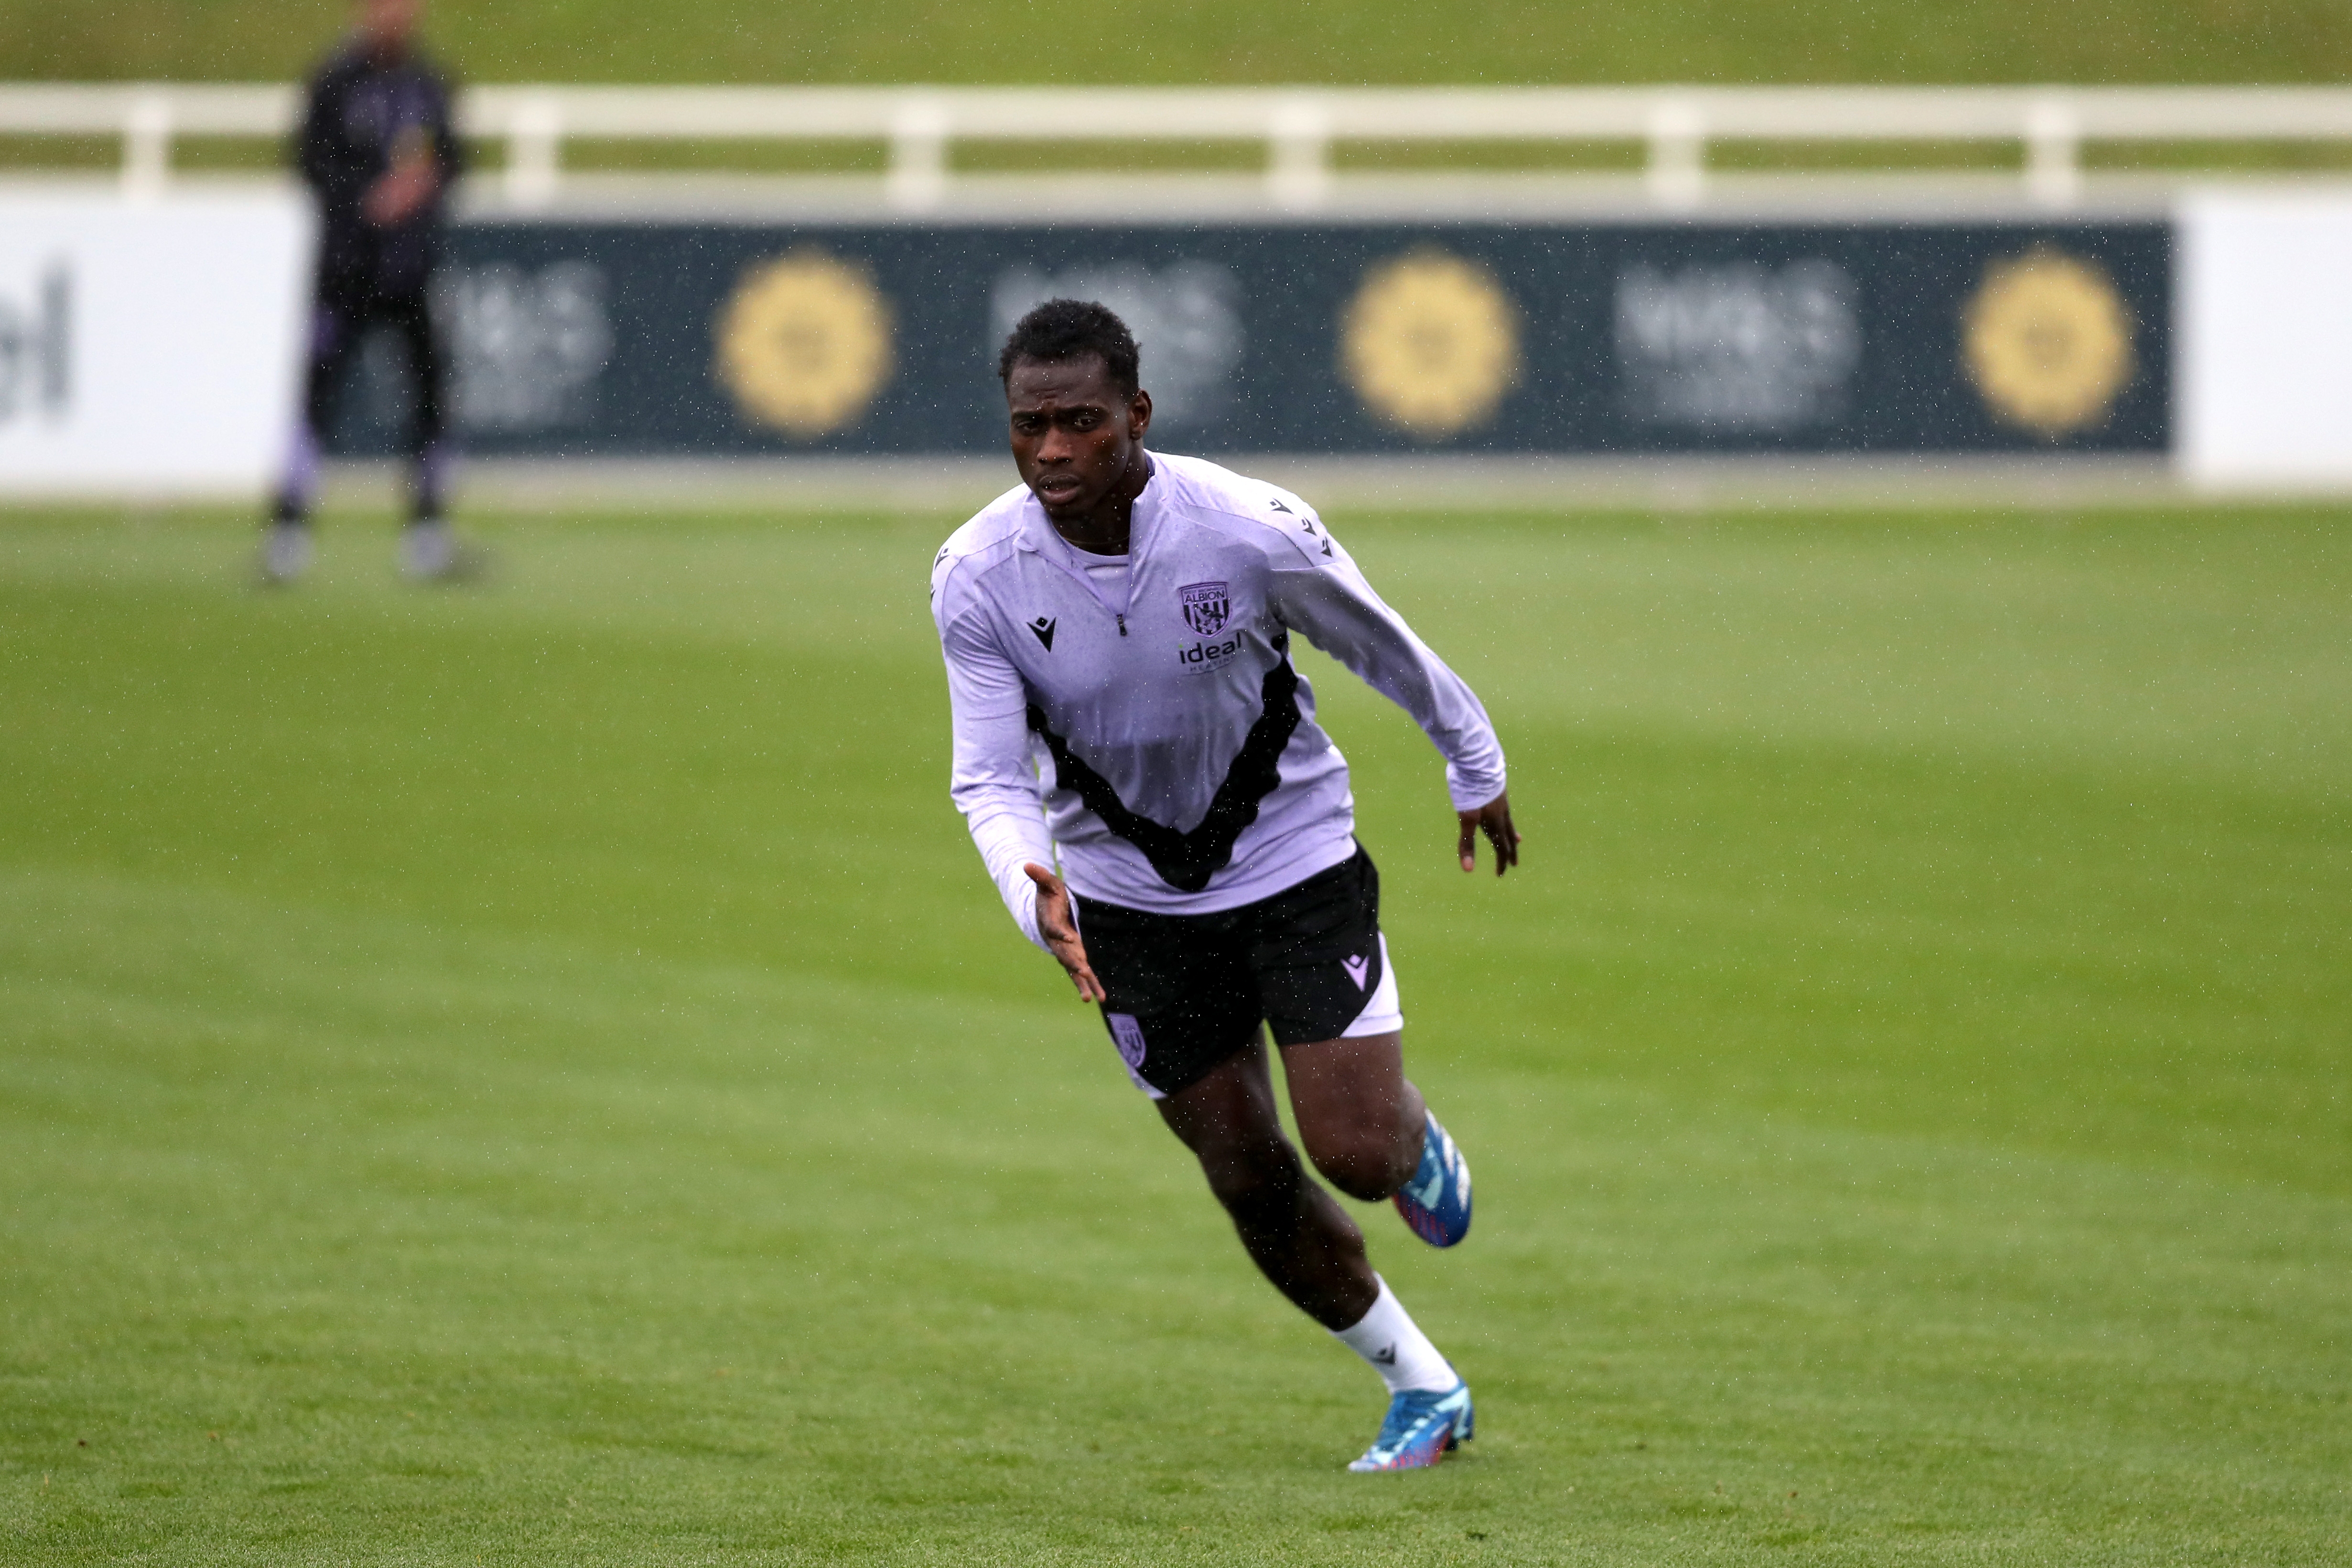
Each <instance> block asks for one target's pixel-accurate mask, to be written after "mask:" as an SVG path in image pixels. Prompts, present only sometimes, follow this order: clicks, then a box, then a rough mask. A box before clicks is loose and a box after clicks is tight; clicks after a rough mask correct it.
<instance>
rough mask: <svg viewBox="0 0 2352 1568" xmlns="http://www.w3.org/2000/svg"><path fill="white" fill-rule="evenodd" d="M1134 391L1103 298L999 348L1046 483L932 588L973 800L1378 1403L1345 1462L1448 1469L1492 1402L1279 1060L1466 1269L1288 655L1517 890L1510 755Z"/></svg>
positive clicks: (1221, 1192) (1016, 426)
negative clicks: (1367, 1212)
mask: <svg viewBox="0 0 2352 1568" xmlns="http://www.w3.org/2000/svg"><path fill="white" fill-rule="evenodd" d="M1139 368H1140V367H1139V353H1138V351H1137V347H1136V343H1135V340H1134V338H1133V337H1132V336H1131V335H1130V334H1129V331H1128V329H1127V327H1126V326H1125V325H1124V324H1123V323H1122V322H1121V321H1119V320H1118V317H1117V316H1115V315H1113V314H1112V313H1111V312H1110V311H1108V310H1105V309H1104V308H1103V307H1102V306H1100V305H1097V304H1087V303H1081V302H1078V301H1075V300H1052V301H1049V302H1048V303H1046V304H1044V305H1040V306H1039V307H1037V309H1035V310H1033V311H1031V312H1030V313H1029V314H1028V315H1027V316H1025V317H1024V318H1023V319H1022V321H1020V323H1019V324H1018V325H1017V326H1015V327H1014V329H1013V334H1012V336H1011V338H1010V339H1008V340H1007V342H1005V344H1004V347H1003V353H1002V355H1001V356H1000V359H999V363H998V373H999V375H1000V376H1001V378H1002V379H1003V384H1004V394H1005V405H1006V409H1007V413H1008V417H1009V428H1010V434H1011V440H1012V447H1013V462H1014V465H1015V466H1016V467H1017V468H1018V469H1019V470H1020V475H1021V480H1022V483H1021V485H1020V486H1019V487H1018V488H1016V489H1012V490H1010V491H1008V492H1007V493H1006V494H1004V495H1003V497H1001V498H999V499H998V500H996V501H995V502H994V503H993V504H992V505H991V506H989V507H988V508H987V509H986V510H983V511H982V512H981V513H980V514H979V515H978V516H976V517H974V518H973V519H972V520H971V521H970V522H967V523H966V524H964V525H963V527H961V529H958V530H957V531H956V532H955V534H954V536H953V537H952V538H950V540H949V541H948V542H947V545H946V548H944V549H942V550H941V551H940V552H939V555H938V557H937V559H936V560H935V561H934V562H933V563H932V568H931V608H932V615H933V616H934V618H935V619H936V621H937V622H938V625H939V632H940V646H941V648H942V649H943V651H944V653H945V656H946V659H947V670H948V690H949V695H950V704H951V707H952V710H953V715H954V730H955V734H954V750H955V755H954V775H953V782H952V794H953V796H954V799H955V802H956V805H957V806H958V807H959V809H961V811H962V813H963V815H964V818H965V821H966V822H967V824H968V825H969V826H970V827H971V836H972V839H973V841H974V842H975V843H976V844H977V845H978V846H979V848H980V853H981V858H982V860H983V861H984V862H985V863H986V865H987V867H988V872H989V875H990V876H991V877H992V878H993V879H995V882H996V885H997V889H998V890H999V891H1000V892H1001V893H1002V894H1003V899H1004V902H1005V905H1006V907H1007V909H1008V910H1011V912H1012V915H1013V920H1014V921H1016V922H1017V923H1018V924H1019V926H1020V928H1021V931H1022V932H1023V934H1024V935H1025V936H1027V937H1028V938H1029V940H1030V941H1032V942H1035V943H1036V944H1037V945H1038V946H1040V947H1042V948H1044V949H1045V951H1046V952H1049V953H1051V954H1052V955H1053V956H1054V957H1055V959H1056V960H1058V961H1059V962H1060V963H1061V965H1062V967H1063V969H1064V970H1066V972H1067V973H1068V974H1069V977H1070V980H1071V983H1072V984H1074V985H1075V986H1076V989H1077V993H1078V994H1079V996H1080V997H1082V998H1084V999H1085V1000H1087V1001H1089V1002H1093V1003H1096V1004H1097V1005H1099V1006H1100V1007H1101V1009H1102V1014H1103V1020H1104V1023H1105V1026H1107V1027H1108V1031H1109V1035H1110V1039H1111V1042H1112V1043H1113V1044H1114V1045H1115V1046H1116V1047H1117V1048H1118V1054H1119V1057H1120V1058H1121V1059H1122V1060H1123V1061H1124V1062H1125V1063H1126V1064H1127V1070H1128V1074H1129V1077H1130V1078H1131V1079H1133V1080H1134V1083H1135V1087H1136V1088H1138V1089H1140V1090H1142V1091H1143V1092H1144V1093H1145V1094H1146V1095H1148V1096H1150V1099H1151V1100H1152V1101H1153V1102H1154V1103H1155V1104H1156V1105H1157V1106H1158V1108H1159V1110H1160V1116H1161V1117H1162V1118H1163V1119H1164V1120H1165V1121H1166V1122H1167V1124H1168V1126H1169V1128H1170V1129H1171V1131H1173V1132H1174V1133H1175V1134H1176V1136H1177V1137H1178V1138H1180V1139H1181V1140H1182V1141H1183V1142H1184V1143H1185V1144H1186V1146H1187V1147H1189V1148H1190V1149H1191V1150H1192V1152H1193V1154H1194V1155H1195V1156H1196V1157H1197V1158H1198V1159H1199V1161H1200V1163H1201V1168H1202V1172H1203V1173H1205V1174H1206V1176H1207V1177H1208V1183H1209V1188H1210V1191H1211V1192H1213V1194H1215V1195H1216V1197H1217V1200H1218V1202H1220V1203H1221V1204H1223V1205H1224V1207H1225V1210H1226V1212H1227V1214H1228V1215H1231V1216H1232V1219H1233V1223H1234V1228H1235V1229H1236V1230H1237V1231H1238V1232H1239V1233H1240V1235H1241V1240H1242V1245H1243V1246H1244V1247H1245V1248H1246V1249H1247V1250H1248V1252H1249V1256H1250V1258H1251V1259H1252V1261H1254V1262H1255V1264H1256V1265H1257V1267H1258V1268H1260V1269H1261V1270H1263V1271H1264V1273H1265V1277H1266V1278H1267V1279H1269V1280H1271V1281H1272V1282H1273V1283H1274V1285H1275V1288H1276V1289H1279V1290H1280V1291H1281V1292H1282V1293H1283V1294H1284V1295H1285V1296H1286V1297H1288V1298H1289V1299H1290V1300H1292V1301H1293V1302H1295V1303H1296V1304H1297V1306H1298V1307H1299V1309H1300V1310H1303V1311H1305V1312H1306V1313H1307V1316H1309V1317H1311V1318H1313V1319H1314V1320H1315V1321H1317V1322H1318V1323H1320V1324H1322V1325H1323V1326H1324V1327H1325V1328H1326V1329H1328V1330H1329V1331H1331V1332H1332V1333H1333V1334H1334V1335H1335V1336H1336V1337H1338V1338H1339V1340H1340V1341H1341V1342H1343V1343H1345V1344H1346V1345H1347V1346H1348V1347H1349V1349H1350V1350H1352V1351H1354V1352H1356V1353H1357V1354H1358V1355H1360V1356H1361V1357H1362V1358H1363V1360H1364V1362H1365V1363H1366V1364H1368V1365H1369V1366H1370V1367H1371V1368H1372V1370H1373V1371H1374V1372H1376V1373H1379V1374H1380V1376H1381V1381H1382V1382H1383V1383H1384V1384H1386V1385H1387V1387H1388V1390H1389V1394H1390V1404H1389V1409H1388V1414H1387V1417H1386V1419H1385V1420H1384V1421H1383V1422H1382V1424H1381V1429H1380V1434H1379V1436H1377V1437H1376V1438H1375V1439H1374V1440H1373V1443H1372V1446H1371V1447H1370V1448H1369V1449H1367V1450H1366V1451H1365V1453H1364V1454H1363V1456H1362V1457H1361V1458H1359V1459H1357V1460H1356V1461H1355V1462H1354V1463H1353V1464H1352V1465H1351V1466H1350V1467H1349V1468H1351V1469H1356V1470H1401V1469H1412V1468H1419V1467H1423V1466H1427V1465H1433V1464H1435V1463H1437V1462H1438V1460H1439V1459H1440V1458H1443V1457H1444V1455H1445V1453H1446V1452H1447V1451H1448V1450H1450V1449H1452V1448H1453V1447H1454V1446H1455V1445H1456V1444H1457V1443H1458V1442H1460V1441H1461V1440H1463V1439H1465V1438H1467V1437H1469V1436H1471V1435H1472V1431H1473V1419H1474V1418H1473V1414H1472V1407H1471V1401H1470V1389H1469V1387H1468V1385H1467V1384H1465V1382H1464V1381H1463V1379H1462V1378H1461V1376H1460V1375H1459V1374H1458V1373H1456V1372H1455V1371H1454V1367H1453V1366H1452V1365H1451V1364H1449V1363H1447V1362H1446V1360H1445V1358H1444V1356H1442V1355H1440V1354H1439V1353H1438V1352H1437V1348H1436V1347H1435V1346H1434V1345H1433V1344H1432V1343H1431V1342H1430V1341H1429V1338H1428V1336H1427V1335H1425V1334H1423V1332H1422V1331H1421V1330H1420V1329H1419V1328H1418V1327H1416V1326H1415V1324H1414V1322H1413V1321H1412V1317H1411V1315H1410V1314H1408V1313H1407V1312H1406V1311H1405V1310H1404V1307H1403V1304H1402V1303H1401V1302H1400V1301H1399V1300H1397V1299H1396V1296H1395V1294H1394V1292H1392V1291H1391V1290H1390V1289H1389V1288H1388V1286H1387V1285H1386V1284H1385V1283H1384V1282H1383V1281H1382V1280H1381V1277H1380V1276H1379V1275H1378V1274H1377V1273H1375V1272H1374V1271H1373V1269H1372V1267H1371V1264H1370V1261H1369V1259H1368V1258H1366V1256H1365V1251H1364V1237H1363V1234H1362V1233H1361V1232H1360V1230H1359V1229H1358V1228H1357V1226H1356V1224H1355V1222H1354V1221H1353V1220H1351V1219H1350V1218H1349V1216H1348V1214H1347V1211H1345V1210H1344V1209H1342V1208H1341V1207H1340V1206H1339V1204H1338V1203H1336V1202H1335V1201H1333V1199H1332V1198H1331V1196H1330V1194H1328V1193H1327V1192H1325V1191H1324V1190H1323V1188H1322V1187H1321V1186H1319V1185H1318V1184H1317V1183H1316V1181H1315V1180H1314V1178H1313V1177H1312V1176H1310V1175H1308V1174H1307V1170H1306V1168H1305V1165H1304V1164H1303V1163H1301V1161H1300V1159H1299V1156H1298V1152H1297V1150H1296V1149H1294V1148H1293V1147H1292V1145H1291V1143H1290V1141H1289V1140H1288V1139H1287V1138H1286V1137H1285V1136H1284V1133H1283V1130H1282V1125H1281V1122H1280V1121H1279V1120H1278V1118H1277V1116H1276V1102H1275V1096H1274V1088H1273V1082H1272V1079H1271V1075H1270V1073H1269V1070H1268V1063H1267V1059H1266V1053H1265V1046H1264V1044H1263V1043H1262V1038H1261V1034H1260V1031H1261V1027H1262V1026H1263V1027H1265V1028H1269V1029H1270V1030H1271V1032H1272V1035H1273V1038H1274V1043H1275V1045H1276V1047H1278V1048H1279V1049H1280V1050H1281V1052H1282V1062H1283V1076H1284V1079H1285V1080H1286V1083H1287V1085H1288V1089H1289V1095H1290V1104H1291V1110H1292V1113H1293V1115H1294V1116H1295V1117H1296V1119H1297V1125H1298V1132H1299V1139H1300V1142H1303V1143H1304V1144H1305V1145H1306V1154H1307V1162H1311V1163H1312V1164H1313V1165H1314V1167H1315V1169H1316V1170H1317V1171H1318V1172H1320V1173H1322V1175H1323V1178H1324V1179H1325V1180H1326V1181H1328V1182H1329V1183H1330V1184H1332V1185H1333V1186H1336V1187H1338V1188H1339V1190H1340V1191H1341V1192H1343V1193H1346V1194H1349V1195H1350V1196H1352V1197H1356V1198H1360V1199H1364V1200H1367V1201H1376V1200H1379V1199H1381V1198H1389V1199H1392V1200H1393V1202H1394V1203H1395V1205H1396V1207H1397V1209H1398V1211H1399V1212H1400V1213H1401V1214H1402V1215H1403V1216H1404V1221H1405V1223H1406V1224H1407V1225H1408V1226H1411V1227H1412V1231H1413V1233H1414V1234H1415V1235H1417V1236H1419V1237H1421V1238H1422V1239H1423V1240H1424V1241H1426V1242H1428V1243H1430V1244H1431V1245H1432V1246H1435V1247H1451V1246H1453V1245H1454V1244H1455V1243H1456V1242H1459V1241H1460V1240H1461V1239H1462V1238H1463V1237H1464V1236H1465V1235H1466V1234H1467V1233H1468V1231H1469V1228H1470V1213H1471V1207H1470V1172H1469V1168H1468V1166H1467V1165H1466V1164H1465V1163H1464V1161H1463V1158H1462V1154H1461V1152H1460V1151H1459V1150H1458V1149H1456V1148H1455V1147H1454V1141H1453V1140H1452V1139H1451V1138H1449V1137H1448V1136H1447V1135H1446V1132H1445V1130H1444V1128H1443V1127H1442V1126H1440V1125H1439V1124H1438V1121H1437V1119H1436V1117H1434V1116H1433V1115H1431V1114H1430V1112H1429V1110H1428V1108H1427V1107H1426V1106H1425V1105H1424V1104H1423V1102H1422V1097H1421V1091H1420V1090H1419V1089H1415V1088H1414V1087H1413V1085H1412V1080H1411V1079H1407V1078H1406V1077H1405V1076H1404V1063H1403V1056H1402V1048H1401V1044H1400V1041H1401V1037H1402V1028H1403V1024H1404V1016H1403V1012H1402V1007H1401V1005H1400V1002H1399V993H1398V986H1397V978H1396V974H1395V972H1394V970H1393V968H1392V967H1391V963H1390V955H1389V951H1388V943H1387V942H1386V940H1385V939H1384V938H1383V937H1382V935H1381V928H1380V877H1379V874H1378V872H1376V871H1375V870H1374V869H1373V867H1372V862H1371V858H1370V856H1368V855H1367V854H1365V852H1364V850H1363V847H1361V846H1360V845H1359V844H1358V843H1357V842H1356V838H1355V819H1354V797H1353V796H1352V795H1351V794H1350V793H1349V783H1348V764H1347V762H1346V760H1345V759H1344V758H1343V757H1341V756H1340V754H1339V749H1338V748H1337V747H1336V746H1334V745H1333V744H1332V743H1331V741H1330V738H1329V737H1328V736H1327V735H1325V734H1324V732H1323V731H1322V730H1321V729H1320V728H1319V727H1318V725H1317V723H1316V721H1315V700H1314V694H1313V692H1312V691H1310V690H1309V689H1308V688H1307V681H1306V679H1304V678H1303V677H1301V676H1300V675H1299V674H1298V672H1297V669H1296V668H1294V667H1293V665H1292V663H1291V658H1290V639H1291V637H1292V636H1293V635H1294V634H1295V635H1297V636H1298V637H1305V638H1306V639H1307V641H1309V642H1311V643H1313V644H1314V645H1315V646H1316V647H1319V648H1321V649H1322V650H1323V651H1324V652H1326V653H1328V654H1329V655H1331V656H1332V657H1333V658H1336V659H1338V660H1339V662H1340V663H1342V664H1344V665H1345V666H1347V667H1348V668H1349V669H1350V670H1352V671H1354V672H1355V674H1357V675H1358V676H1359V677H1360V678H1361V679H1364V680H1365V681H1366V682H1368V683H1369V684H1370V685H1371V686H1372V687H1373V688H1374V689H1377V690H1379V691H1380V692H1381V693H1382V694H1383V695H1385V696H1387V697H1388V698H1390V699H1391V700H1393V701H1394V702H1396V703H1397V704H1398V705H1399V706H1400V707H1402V708H1403V709H1404V710H1405V711H1407V712H1408V713H1410V714H1412V717H1413V719H1414V721H1416V722H1417V723H1419V724H1420V726H1421V727H1422V729H1423V731H1424V732H1425V733H1427V735H1428V736H1429V738H1430V740H1431V741H1432V742H1434V743H1435V745H1436V747H1437V750H1438V752H1440V753H1441V754H1442V755H1443V756H1444V759H1445V773H1446V783H1447V786H1448V789H1449V792H1450V793H1451V795H1452V796H1453V804H1454V812H1455V827H1456V834H1455V853H1456V855H1457V856H1458V857H1459V858H1460V861H1461V865H1462V868H1463V869H1464V870H1465V871H1468V870H1470V869H1472V868H1473V866H1474V865H1475V847H1476V840H1477V836H1478V835H1479V834H1481V833H1483V834H1484V835H1485V836H1486V838H1487V839H1488V841H1489V842H1491V843H1492V845H1493V846H1494V853H1495V870H1496V874H1497V875H1498V876H1499V875H1500V874H1502V873H1503V872H1504V871H1506V870H1507V869H1508V868H1510V867H1512V866H1515V865H1517V863H1518V845H1519V836H1518V834H1517V831H1516V830H1515V829H1514V828H1513V827H1512V825H1511V809H1510V805H1509V802H1508V801H1507V798H1506V797H1505V795H1504V788H1503V785H1504V777H1503V752H1502V747H1501V745H1500V744H1499V743H1498V742H1496V737H1495V730H1494V726H1493V725H1492V724H1491V723H1489V722H1488V721H1487V718H1486V710H1485V709H1484V708H1482V707H1481V706H1480V705H1479V702H1478V699H1477V698H1476V697H1475V696H1474V695H1473V694H1472V693H1471V690H1470V689H1469V688H1468V687H1467V686H1465V684H1463V682H1462V680H1461V679H1460V678H1459V677H1457V676H1456V675H1454V672H1453V671H1452V670H1450V669H1448V668H1446V667H1445V665H1444V663H1443V662H1441V661H1440V660H1439V658H1437V656H1436V655H1435V654H1433V653H1432V652H1431V651H1430V650H1429V648H1428V647H1427V646H1426V645H1424V644H1423V642H1422V641H1421V639H1420V638H1418V637H1415V636H1414V635H1413V634H1412V628H1411V627H1409V626H1406V625H1405V623H1404V621H1403V620H1402V618H1400V617H1399V616H1398V615H1397V614H1396V612H1395V611H1393V610H1391V609H1390V608H1389V606H1388V605H1385V604H1383V603H1382V602H1381V598H1380V595H1377V594H1375V593H1373V592H1372V589H1371V585H1370V584H1369V583H1367V582H1366V581H1365V580H1364V577H1363V574H1361V573H1360V572H1359V571H1358V570H1357V568H1356V563H1355V562H1354V561H1353V560H1351V559H1350V558H1349V554H1348V552H1347V551H1346V550H1345V549H1344V548H1343V547H1342V546H1341V545H1340V544H1339V542H1338V541H1337V540H1335V539H1333V538H1332V537H1331V534H1330V531H1329V530H1328V529H1326V528H1325V527H1324V526H1323V523H1322V521H1321V519H1320V518H1318V516H1317V515H1316V513H1315V511H1314V510H1313V509H1312V508H1310V507H1309V506H1307V503H1306V502H1305V501H1303V500H1300V499H1299V498H1298V497H1297V496H1295V495H1293V494H1291V493H1290V492H1289V491H1287V490H1284V489H1277V488H1276V487H1275V486H1273V485H1269V484H1265V483H1261V482H1260V481H1258V480H1255V479H1245V478H1244V477H1243V476H1241V475H1239V474H1235V473H1233V472H1230V471H1229V470H1227V469H1224V468H1219V467H1217V466H1216V465H1215V464H1213V463H1209V462H1204V461H1202V460H1201V459H1200V458H1178V457H1170V456H1169V455H1167V454H1165V453H1161V452H1153V451H1150V450H1148V449H1147V448H1146V447H1145V445H1144V439H1145V437H1146V435H1147V434H1148V433H1149V431H1150V426H1151V398H1150V395H1149V394H1148V393H1146V392H1145V391H1143V389H1142V385H1141V380H1140V375H1139ZM1057 851H1058V853H1059V858H1060V871H1059V872H1058V873H1057V872H1056V870H1055V855H1056V852H1057Z"/></svg>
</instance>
